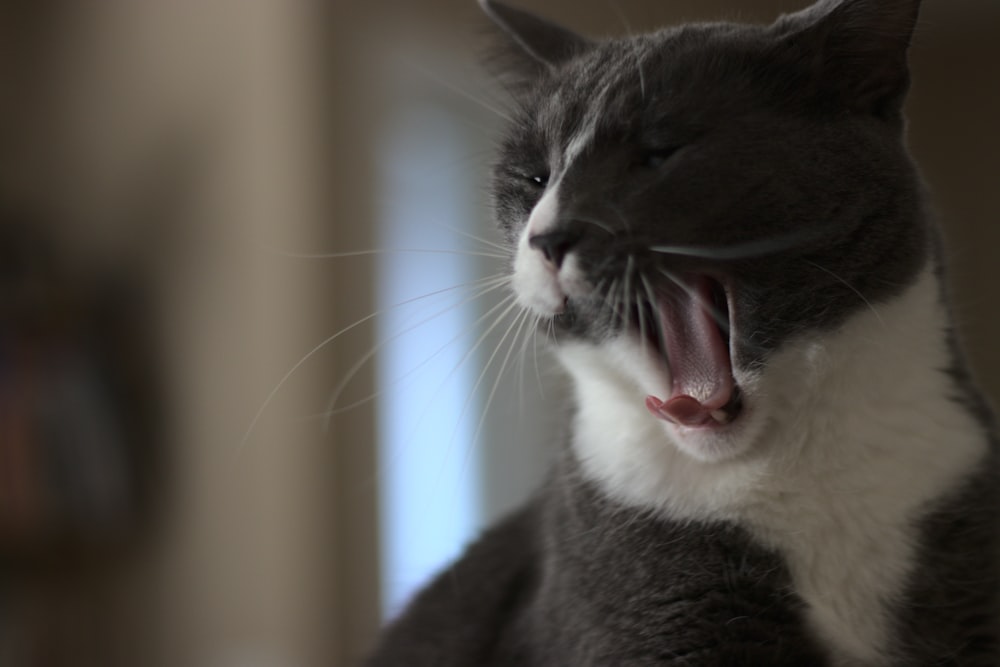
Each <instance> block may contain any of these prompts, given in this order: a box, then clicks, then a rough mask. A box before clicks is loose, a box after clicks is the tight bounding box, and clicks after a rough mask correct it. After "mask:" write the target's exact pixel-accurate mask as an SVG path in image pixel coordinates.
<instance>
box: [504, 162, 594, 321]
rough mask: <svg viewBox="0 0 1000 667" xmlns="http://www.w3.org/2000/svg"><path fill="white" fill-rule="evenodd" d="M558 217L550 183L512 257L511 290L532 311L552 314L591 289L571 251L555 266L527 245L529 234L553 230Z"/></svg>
mask: <svg viewBox="0 0 1000 667" xmlns="http://www.w3.org/2000/svg"><path fill="white" fill-rule="evenodd" d="M558 219H559V183H558V181H557V182H556V183H554V184H553V185H551V186H550V187H549V189H548V190H547V191H546V192H545V194H544V195H543V196H542V198H541V199H540V200H539V201H538V203H537V204H535V208H534V209H533V210H532V211H531V216H530V217H529V218H528V222H527V223H526V224H525V225H524V230H523V231H522V232H521V236H520V238H519V239H518V244H517V254H516V255H515V257H514V277H513V284H514V294H515V295H516V296H517V300H518V302H519V303H520V304H521V305H522V306H524V307H526V308H529V309H531V310H532V311H534V312H536V313H538V314H540V315H542V316H544V317H552V316H553V315H556V314H557V313H560V312H562V310H563V308H564V307H565V303H566V297H574V296H583V295H584V294H586V293H587V292H589V291H590V290H591V289H592V286H591V285H590V284H589V283H588V282H587V280H586V278H585V277H584V275H583V272H582V271H581V270H580V265H579V259H578V258H577V257H576V255H575V254H573V253H570V254H569V255H567V256H566V258H565V259H564V260H563V263H562V266H561V267H559V268H556V267H555V266H554V265H553V264H552V263H551V262H549V261H547V260H546V259H545V257H544V255H543V254H542V252H541V251H539V250H535V249H534V248H532V247H531V246H530V245H529V243H528V242H529V241H530V239H531V237H532V236H537V235H539V234H545V233H546V232H548V231H550V230H552V229H553V228H554V227H555V226H556V224H557V222H558Z"/></svg>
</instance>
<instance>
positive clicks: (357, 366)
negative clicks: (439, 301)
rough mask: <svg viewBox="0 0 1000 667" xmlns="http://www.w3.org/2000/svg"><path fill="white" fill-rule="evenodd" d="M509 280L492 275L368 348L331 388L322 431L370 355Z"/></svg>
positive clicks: (429, 358)
mask: <svg viewBox="0 0 1000 667" xmlns="http://www.w3.org/2000/svg"><path fill="white" fill-rule="evenodd" d="M510 280H511V279H510V277H509V276H499V277H494V278H492V279H490V280H489V282H486V283H485V285H486V286H485V287H481V288H480V289H479V290H478V291H476V292H475V293H474V294H472V295H471V296H467V297H465V298H464V299H462V300H461V301H459V302H458V303H455V304H452V305H449V306H448V307H447V308H442V309H441V310H439V311H437V312H436V313H434V314H433V315H429V316H427V317H425V318H423V319H422V320H420V321H419V322H417V323H416V324H413V325H410V326H408V327H407V328H405V329H403V330H402V331H399V332H397V333H395V334H393V335H392V336H390V337H388V338H386V339H384V340H382V341H381V342H379V343H378V344H377V345H375V346H373V347H372V348H371V349H370V350H368V352H366V353H365V354H363V355H362V356H361V357H360V358H358V360H357V361H355V362H354V364H353V365H352V366H351V367H350V369H348V371H347V373H345V374H344V377H343V379H342V380H341V381H340V383H339V384H338V385H337V387H336V388H335V389H334V390H333V394H332V395H331V397H330V400H328V401H327V404H326V409H325V410H324V411H323V413H322V414H323V415H325V416H326V421H325V422H324V423H323V431H324V432H327V431H329V429H330V419H331V418H332V416H333V415H334V414H336V412H338V411H337V410H334V408H335V407H336V405H337V401H338V400H339V399H340V396H341V395H342V394H343V392H344V390H345V389H346V388H347V386H348V385H349V384H350V382H351V380H353V379H354V376H355V375H357V373H358V371H359V370H361V369H362V368H363V367H364V365H365V364H367V363H368V362H369V361H370V360H371V359H372V357H374V356H375V355H376V354H378V352H379V350H381V349H383V348H384V347H385V346H386V345H388V344H390V343H392V342H393V341H395V340H399V339H400V338H402V337H403V336H405V335H407V334H409V333H412V332H413V331H414V330H416V329H419V328H420V327H422V326H423V325H425V324H427V323H428V322H431V321H432V320H434V319H436V318H438V317H440V316H441V315H443V314H445V313H447V312H449V311H452V310H454V309H456V308H461V307H462V306H464V305H465V304H467V303H470V302H472V301H476V300H477V299H480V298H482V297H483V296H485V295H487V294H489V293H490V292H493V291H495V290H497V289H500V288H501V287H505V286H506V285H508V284H509V283H510ZM495 309H496V307H494V309H493V310H495ZM491 312H492V310H491V311H487V313H486V314H485V315H483V316H481V317H480V318H479V319H477V320H476V321H475V322H474V323H473V324H472V325H471V326H470V327H469V328H467V329H465V330H463V331H462V332H461V333H459V334H458V335H457V336H455V337H454V338H452V339H451V340H450V341H448V342H447V343H445V344H444V345H443V346H442V347H440V348H438V349H437V350H436V351H435V352H434V354H432V355H430V356H429V357H427V358H426V359H425V360H424V361H423V362H421V363H420V364H419V365H418V366H416V367H415V368H413V369H411V370H410V371H408V372H407V373H406V375H404V376H403V377H406V376H408V375H410V374H411V373H413V372H416V370H417V369H419V368H421V367H422V366H424V365H425V364H427V363H428V362H430V360H431V359H433V358H434V357H435V356H436V355H437V354H438V353H439V352H441V350H443V349H445V348H446V347H448V345H450V344H451V343H452V342H454V341H455V340H456V339H458V338H460V337H461V336H464V335H465V334H466V333H467V332H468V331H469V330H471V329H472V328H474V327H475V326H477V325H478V324H479V322H481V321H482V320H483V319H485V318H486V317H488V316H489V315H490V313H491ZM400 379H402V378H400ZM381 393H382V392H381V391H379V392H376V393H375V394H373V395H372V396H371V397H369V398H368V399H366V400H370V399H371V398H374V397H376V396H378V395H380V394H381Z"/></svg>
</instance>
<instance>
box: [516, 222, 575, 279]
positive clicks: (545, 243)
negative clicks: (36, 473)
mask: <svg viewBox="0 0 1000 667" xmlns="http://www.w3.org/2000/svg"><path fill="white" fill-rule="evenodd" d="M581 236H582V234H581V233H580V230H578V229H558V230H556V231H553V232H547V233H545V234H536V235H535V236H532V237H531V238H529V239H528V245H529V246H531V247H532V248H534V249H535V250H538V251H539V252H541V253H542V255H544V256H545V259H547V260H548V261H549V262H550V263H551V264H552V265H553V266H555V267H556V268H557V269H558V268H560V267H561V266H562V263H563V260H564V259H566V254H567V253H568V252H569V251H570V250H571V249H572V248H573V246H575V245H576V244H577V242H578V241H579V240H580V237H581Z"/></svg>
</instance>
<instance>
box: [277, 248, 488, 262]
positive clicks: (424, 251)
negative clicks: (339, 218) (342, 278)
mask: <svg viewBox="0 0 1000 667" xmlns="http://www.w3.org/2000/svg"><path fill="white" fill-rule="evenodd" d="M264 249H265V250H267V251H269V252H272V253H274V254H276V255H281V256H282V257H291V258H293V259H342V258H347V257H365V256H369V255H396V254H418V255H466V256H470V257H492V258H495V259H507V257H508V255H501V254H498V253H490V252H481V251H476V250H446V249H431V248H384V249H381V250H348V251H346V252H322V253H310V252H291V251H288V250H281V249H280V248H272V247H269V246H264Z"/></svg>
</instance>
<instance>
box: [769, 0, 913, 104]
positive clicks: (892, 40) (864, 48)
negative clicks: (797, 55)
mask: <svg viewBox="0 0 1000 667" xmlns="http://www.w3.org/2000/svg"><path fill="white" fill-rule="evenodd" d="M919 13H920V0H820V1H819V2H817V3H816V4H814V5H813V6H812V7H809V8H808V9H805V10H803V11H801V12H798V13H795V14H790V15H786V16H783V17H781V18H780V19H779V20H778V22H777V23H776V24H775V27H776V28H777V29H778V30H779V31H780V32H782V33H784V37H785V39H788V40H791V41H792V42H793V43H794V44H795V45H796V46H797V47H798V50H800V52H802V53H805V54H806V56H805V57H806V58H808V59H809V60H810V61H811V62H810V64H809V66H810V67H811V68H812V70H813V71H812V74H813V76H814V77H815V80H816V83H817V86H818V87H821V88H823V89H825V90H826V91H827V92H828V93H834V94H837V95H838V96H839V97H840V98H841V101H842V102H843V103H845V104H847V105H848V106H849V107H850V108H853V109H854V110H855V111H858V112H864V113H874V114H876V115H879V116H895V115H898V114H899V113H900V111H901V109H902V106H903V100H904V99H905V97H906V93H907V91H908V90H909V87H910V69H909V64H908V59H907V54H908V51H909V47H910V43H911V41H912V39H913V31H914V29H915V27H916V23H917V17H918V15H919Z"/></svg>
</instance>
